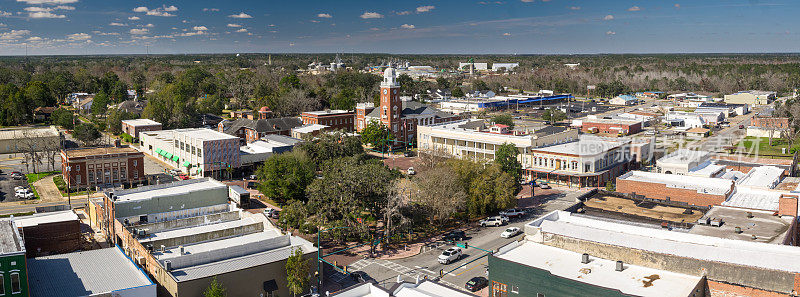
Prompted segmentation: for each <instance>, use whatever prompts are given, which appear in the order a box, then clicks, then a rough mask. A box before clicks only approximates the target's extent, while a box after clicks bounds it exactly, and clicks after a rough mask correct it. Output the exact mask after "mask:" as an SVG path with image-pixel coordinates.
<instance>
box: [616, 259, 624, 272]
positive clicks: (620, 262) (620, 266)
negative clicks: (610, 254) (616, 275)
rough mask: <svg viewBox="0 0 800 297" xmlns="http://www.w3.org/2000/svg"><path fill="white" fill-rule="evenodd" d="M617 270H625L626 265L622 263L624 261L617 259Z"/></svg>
mask: <svg viewBox="0 0 800 297" xmlns="http://www.w3.org/2000/svg"><path fill="white" fill-rule="evenodd" d="M615 270H616V271H623V270H625V266H624V265H623V264H622V261H617V269H615Z"/></svg>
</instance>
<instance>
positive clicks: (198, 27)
mask: <svg viewBox="0 0 800 297" xmlns="http://www.w3.org/2000/svg"><path fill="white" fill-rule="evenodd" d="M192 30H195V31H207V30H208V28H206V26H194V27H193V28H192Z"/></svg>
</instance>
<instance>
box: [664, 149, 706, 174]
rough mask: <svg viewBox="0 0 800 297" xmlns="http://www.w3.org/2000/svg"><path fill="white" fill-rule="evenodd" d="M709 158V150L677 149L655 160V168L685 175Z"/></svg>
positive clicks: (667, 172) (668, 172)
mask: <svg viewBox="0 0 800 297" xmlns="http://www.w3.org/2000/svg"><path fill="white" fill-rule="evenodd" d="M709 159H711V153H710V152H707V151H693V150H687V149H679V150H676V151H674V152H672V153H670V154H668V155H666V156H664V157H662V158H661V159H658V160H656V168H657V171H658V172H660V173H666V174H678V175H687V174H689V172H690V171H692V170H693V169H694V168H697V167H698V166H700V165H702V164H703V163H705V162H706V161H708V160H709Z"/></svg>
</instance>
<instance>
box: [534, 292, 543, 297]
mask: <svg viewBox="0 0 800 297" xmlns="http://www.w3.org/2000/svg"><path fill="white" fill-rule="evenodd" d="M536 297H544V294H543V293H536Z"/></svg>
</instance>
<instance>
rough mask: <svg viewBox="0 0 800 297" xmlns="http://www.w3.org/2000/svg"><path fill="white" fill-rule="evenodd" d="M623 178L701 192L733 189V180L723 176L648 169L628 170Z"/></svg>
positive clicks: (719, 193) (717, 192)
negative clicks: (687, 174)
mask: <svg viewBox="0 0 800 297" xmlns="http://www.w3.org/2000/svg"><path fill="white" fill-rule="evenodd" d="M619 179H621V180H631V181H638V182H647V183H657V184H664V185H666V186H667V187H668V188H676V189H688V190H695V191H697V193H701V194H711V195H725V194H727V193H728V192H729V191H730V190H731V185H732V183H733V182H732V181H730V180H727V179H721V178H711V177H700V176H693V177H687V176H685V175H677V174H665V173H655V172H646V171H637V170H633V171H628V172H627V173H625V174H623V175H620V176H619Z"/></svg>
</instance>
